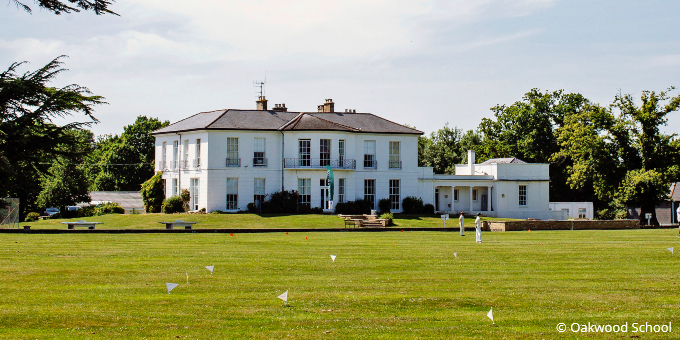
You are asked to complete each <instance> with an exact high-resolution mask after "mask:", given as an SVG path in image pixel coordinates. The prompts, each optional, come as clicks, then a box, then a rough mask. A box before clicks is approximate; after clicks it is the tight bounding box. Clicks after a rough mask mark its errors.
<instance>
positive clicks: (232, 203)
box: [227, 178, 238, 210]
mask: <svg viewBox="0 0 680 340" xmlns="http://www.w3.org/2000/svg"><path fill="white" fill-rule="evenodd" d="M237 209H238V178H227V210H237Z"/></svg>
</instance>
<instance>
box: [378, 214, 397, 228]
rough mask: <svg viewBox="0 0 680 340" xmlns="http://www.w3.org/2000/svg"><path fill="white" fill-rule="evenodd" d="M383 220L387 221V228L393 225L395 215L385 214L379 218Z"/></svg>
mask: <svg viewBox="0 0 680 340" xmlns="http://www.w3.org/2000/svg"><path fill="white" fill-rule="evenodd" d="M379 218H380V219H381V220H387V226H391V225H392V220H393V219H394V214H393V213H391V212H388V213H384V214H382V215H380V217H379Z"/></svg>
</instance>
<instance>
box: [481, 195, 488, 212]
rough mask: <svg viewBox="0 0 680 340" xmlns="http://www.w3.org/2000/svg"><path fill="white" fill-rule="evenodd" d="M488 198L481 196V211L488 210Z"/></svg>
mask: <svg viewBox="0 0 680 340" xmlns="http://www.w3.org/2000/svg"><path fill="white" fill-rule="evenodd" d="M488 197H489V196H487V195H482V211H487V210H489V209H488V208H489V200H488V199H487V198H488Z"/></svg>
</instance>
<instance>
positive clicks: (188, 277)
mask: <svg viewBox="0 0 680 340" xmlns="http://www.w3.org/2000/svg"><path fill="white" fill-rule="evenodd" d="M187 284H189V273H187Z"/></svg>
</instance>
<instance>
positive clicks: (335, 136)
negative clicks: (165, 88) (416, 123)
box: [153, 96, 564, 219]
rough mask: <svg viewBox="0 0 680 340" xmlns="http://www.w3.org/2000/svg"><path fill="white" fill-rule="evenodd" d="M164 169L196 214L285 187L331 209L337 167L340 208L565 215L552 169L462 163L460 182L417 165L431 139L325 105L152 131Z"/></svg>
mask: <svg viewBox="0 0 680 340" xmlns="http://www.w3.org/2000/svg"><path fill="white" fill-rule="evenodd" d="M153 134H154V135H155V137H156V160H157V161H156V171H162V173H163V175H162V177H163V179H164V181H165V183H166V185H165V195H166V197H170V196H174V195H178V194H179V192H180V190H182V189H188V190H189V192H190V193H191V202H190V206H191V210H200V209H202V208H205V209H206V210H207V211H208V212H210V211H214V210H222V211H231V212H235V211H240V210H246V209H247V205H248V203H251V202H256V201H261V200H264V199H265V197H266V195H268V194H270V193H273V192H275V191H279V190H297V191H298V192H299V194H300V199H301V202H302V203H308V204H310V205H311V207H322V208H324V209H327V208H328V207H329V203H328V198H327V196H328V195H327V192H328V190H329V186H328V183H326V166H328V165H329V166H330V167H331V168H332V169H333V173H334V178H335V183H334V191H335V193H334V201H335V203H338V202H346V201H353V200H356V199H361V198H363V199H367V200H369V201H371V202H373V203H374V206H377V202H378V200H380V199H383V198H389V199H390V200H391V202H392V211H393V212H400V211H401V202H402V200H403V198H404V197H407V196H415V197H420V198H422V200H423V203H425V204H427V203H430V204H432V205H434V206H435V210H436V211H439V212H444V213H447V212H448V213H459V212H461V211H465V212H466V213H470V214H476V213H477V212H481V213H482V214H483V215H485V216H496V217H507V218H537V219H548V218H560V219H561V218H564V216H563V212H561V211H556V212H552V211H550V210H549V205H548V203H549V197H548V192H549V182H550V174H549V171H548V164H528V163H526V162H524V161H522V160H519V159H516V158H498V159H490V160H487V161H486V162H484V163H481V164H475V156H474V151H470V152H469V153H468V163H467V164H461V165H456V174H455V175H436V174H433V171H432V168H429V167H418V137H419V136H420V135H422V134H423V132H421V131H418V130H415V129H412V128H409V127H407V126H404V125H400V124H397V123H394V122H392V121H389V120H387V119H384V118H381V117H378V116H376V115H373V114H370V113H356V112H355V111H354V110H345V112H335V110H334V103H333V101H332V100H331V99H327V100H326V102H325V103H324V104H323V105H319V107H318V112H288V109H287V108H286V106H285V104H276V105H275V106H274V109H273V110H267V100H266V99H265V97H264V96H261V97H259V99H258V100H257V109H256V110H234V109H228V110H218V111H210V112H202V113H198V114H195V115H193V116H191V117H188V118H186V119H183V120H181V121H178V122H176V123H174V124H171V125H169V126H167V127H164V128H162V129H159V130H157V131H154V133H153Z"/></svg>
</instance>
